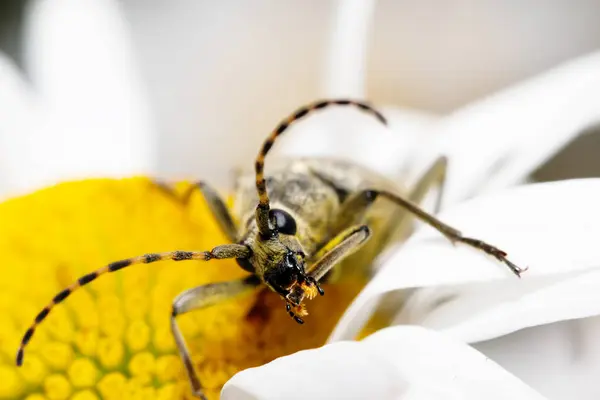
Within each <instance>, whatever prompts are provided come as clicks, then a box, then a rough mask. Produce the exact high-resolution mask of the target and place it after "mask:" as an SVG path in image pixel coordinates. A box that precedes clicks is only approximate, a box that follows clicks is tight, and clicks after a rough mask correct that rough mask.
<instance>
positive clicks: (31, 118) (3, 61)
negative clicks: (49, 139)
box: [0, 53, 39, 197]
mask: <svg viewBox="0 0 600 400" xmlns="http://www.w3.org/2000/svg"><path fill="white" fill-rule="evenodd" d="M0 87H1V88H2V90H0V109H1V110H2V118H0V197H5V196H9V195H11V194H13V193H14V192H16V191H18V190H19V187H20V183H21V182H22V181H23V180H24V178H25V176H24V175H23V173H22V172H23V171H22V168H25V167H26V165H23V164H22V162H21V160H22V158H23V157H24V154H23V153H24V152H25V153H26V151H27V149H23V147H22V146H19V145H20V144H22V140H23V138H24V136H27V133H28V131H29V130H30V129H31V126H32V125H34V124H35V123H36V122H35V121H36V119H37V118H38V112H39V105H38V104H37V102H36V99H35V96H34V95H33V94H32V93H31V90H30V88H29V85H27V84H26V83H25V81H24V80H23V77H22V76H21V74H20V72H19V71H18V69H17V67H16V66H15V65H14V64H13V63H12V62H11V61H10V60H9V59H8V58H6V57H5V56H4V54H1V53H0Z"/></svg>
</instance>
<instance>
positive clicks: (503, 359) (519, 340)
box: [475, 317, 600, 400]
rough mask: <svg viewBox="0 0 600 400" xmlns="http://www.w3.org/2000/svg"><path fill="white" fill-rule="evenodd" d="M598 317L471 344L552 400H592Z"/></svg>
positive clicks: (599, 361)
mask: <svg viewBox="0 0 600 400" xmlns="http://www.w3.org/2000/svg"><path fill="white" fill-rule="evenodd" d="M598 334H600V318H598V317H596V318H585V319H582V320H574V321H565V322H561V323H555V324H550V325H543V326H538V327H535V328H529V329H524V330H522V331H519V332H515V333H513V334H511V335H507V336H502V337H500V338H497V339H494V340H490V341H487V342H483V343H478V344H476V345H475V348H477V349H478V350H479V351H481V352H482V353H484V354H485V355H487V356H489V357H490V358H492V359H493V360H494V361H496V362H497V363H498V364H500V365H501V366H502V367H504V368H505V369H507V370H509V371H511V372H512V373H513V374H515V376H517V377H518V378H520V379H522V380H523V381H524V382H526V383H527V384H529V385H530V386H531V387H533V388H534V389H536V390H537V391H538V392H540V393H541V394H543V395H545V396H547V397H548V398H551V399H554V400H571V399H574V398H576V399H577V400H596V399H598V396H599V394H600V392H599V391H598V375H599V374H600V343H598Z"/></svg>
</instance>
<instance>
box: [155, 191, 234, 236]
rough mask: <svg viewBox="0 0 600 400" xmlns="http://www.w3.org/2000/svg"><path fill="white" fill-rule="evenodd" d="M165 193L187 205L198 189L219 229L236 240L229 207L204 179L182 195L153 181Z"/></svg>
mask: <svg viewBox="0 0 600 400" xmlns="http://www.w3.org/2000/svg"><path fill="white" fill-rule="evenodd" d="M155 183H156V185H157V186H158V187H160V188H161V189H163V190H164V191H165V193H167V194H168V195H170V196H171V197H174V198H175V199H176V200H177V201H178V202H180V203H181V204H182V205H184V206H187V205H188V204H189V202H190V198H191V197H192V194H193V193H194V191H196V190H199V191H200V193H202V196H203V197H204V200H205V201H206V204H207V205H208V208H209V209H210V211H211V213H212V214H213V215H214V217H215V219H216V220H217V223H218V224H219V226H220V228H221V230H222V231H223V232H224V233H225V234H226V235H227V238H228V239H229V241H231V242H233V243H235V242H237V236H238V227H237V225H236V223H235V222H234V219H233V217H232V216H231V213H230V212H229V209H228V208H227V206H226V205H225V202H224V201H223V199H222V198H221V196H220V195H219V194H218V193H217V191H216V190H215V189H214V188H213V187H212V186H210V185H209V184H208V183H206V182H204V181H198V182H195V183H194V184H193V185H191V186H190V187H189V188H188V189H187V190H186V191H185V192H184V193H183V196H181V197H179V196H176V195H175V193H174V192H173V190H172V189H171V188H170V187H169V186H168V185H167V184H165V183H162V182H155Z"/></svg>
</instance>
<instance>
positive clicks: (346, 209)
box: [16, 100, 525, 399]
mask: <svg viewBox="0 0 600 400" xmlns="http://www.w3.org/2000/svg"><path fill="white" fill-rule="evenodd" d="M332 105H338V106H351V107H355V108H357V109H359V110H362V111H365V112H367V113H369V114H371V115H372V116H374V117H375V118H376V119H377V120H378V121H379V122H381V123H383V124H387V122H386V119H385V118H384V117H383V115H382V114H381V113H379V112H378V111H376V110H375V109H373V108H372V107H371V106H369V105H367V104H365V103H363V102H359V101H354V100H325V101H318V102H315V103H313V104H310V105H307V106H305V107H302V108H300V109H298V110H297V111H296V112H295V113H293V114H291V115H290V116H289V117H288V118H286V119H285V120H283V121H282V122H281V123H280V124H279V125H278V126H277V127H276V128H275V130H274V131H273V132H272V133H271V134H270V135H269V137H267V139H266V140H265V142H264V143H263V145H262V148H261V149H260V152H259V153H258V156H257V158H256V162H255V165H254V170H255V173H254V174H252V175H243V176H240V177H239V179H238V182H237V189H236V191H235V193H236V200H235V202H236V204H235V207H234V210H233V211H234V213H233V215H235V217H236V218H234V217H233V215H232V214H230V211H229V210H228V208H227V207H226V206H225V203H224V202H223V200H222V199H221V198H220V197H219V195H218V194H217V192H216V191H215V190H214V189H212V188H211V187H210V186H209V185H207V184H206V183H204V182H199V183H197V184H196V185H194V186H192V187H191V190H194V189H195V188H197V189H198V190H199V191H200V192H201V193H202V195H203V196H204V198H205V200H206V202H207V204H208V206H209V208H210V210H211V211H212V213H213V214H214V216H215V218H216V220H217V222H218V224H219V226H220V227H221V229H222V230H223V231H224V232H225V233H226V234H227V236H228V238H229V239H230V241H231V244H224V245H220V246H217V247H215V248H213V249H212V250H209V251H172V252H167V253H153V254H145V255H142V256H138V257H134V258H129V259H126V260H121V261H115V262H113V263H111V264H108V265H106V266H104V267H102V268H100V269H98V270H96V271H94V272H90V273H89V274H87V275H84V276H82V277H81V278H79V279H78V280H77V281H75V282H74V283H72V284H71V285H70V286H68V287H67V288H66V289H64V290H63V291H61V292H59V293H58V294H57V295H56V296H54V298H53V299H52V300H51V301H50V303H49V304H48V305H46V307H44V308H43V309H42V311H40V313H39V314H38V315H37V316H36V317H35V320H34V322H33V324H32V325H31V326H30V327H29V329H27V331H26V332H25V335H24V336H23V339H22V341H21V345H20V347H19V350H18V352H17V357H16V363H17V365H19V366H20V365H22V363H23V350H24V348H25V346H26V345H27V343H29V341H30V340H31V337H32V336H33V333H34V332H35V329H36V328H37V326H38V325H39V324H40V323H41V322H42V321H43V320H44V319H45V318H46V317H47V316H48V313H49V312H50V310H52V308H53V307H54V306H56V305H57V304H59V303H61V302H62V301H63V300H65V299H66V298H67V297H68V296H69V295H70V294H71V293H73V291H75V290H76V289H77V288H80V287H82V286H84V285H87V284H88V283H90V282H92V281H93V280H95V279H96V278H98V277H99V276H100V275H103V274H105V273H107V272H115V271H118V270H120V269H123V268H126V267H129V266H132V265H136V264H149V263H153V262H156V261H163V260H173V261H183V260H197V261H209V260H212V259H225V258H233V259H235V260H236V261H237V263H238V264H239V266H240V267H241V268H243V269H244V270H246V271H248V272H249V273H250V275H249V276H248V277H246V278H243V279H239V280H234V281H229V282H223V283H215V284H208V285H204V286H199V287H196V288H193V289H189V290H186V291H184V292H183V293H181V294H180V295H179V296H178V297H176V298H175V300H174V301H173V309H172V313H171V318H170V321H171V330H172V333H173V336H174V338H175V342H176V344H177V348H178V349H179V353H180V354H181V358H182V360H183V363H184V365H185V370H186V373H187V375H188V378H189V380H190V384H191V387H192V390H193V392H194V394H195V395H196V396H198V397H200V398H202V399H205V396H204V392H203V390H202V385H201V383H200V379H199V378H198V376H197V374H196V372H195V370H194V367H193V364H192V359H191V356H190V353H189V351H188V349H187V346H186V343H185V340H184V338H183V335H182V334H181V331H180V329H179V327H178V325H177V322H176V317H177V316H178V315H180V314H183V313H187V312H189V311H192V310H196V309H200V308H204V307H208V306H211V305H214V304H216V303H218V302H220V301H222V300H225V299H228V298H232V297H234V296H238V295H241V294H243V293H246V292H250V291H252V290H254V289H256V288H257V287H258V286H260V285H266V286H267V287H268V288H270V289H271V290H273V291H275V292H276V293H278V294H279V295H280V296H281V298H282V299H283V301H284V303H285V307H286V312H287V313H289V315H290V316H291V317H292V318H293V319H294V320H295V321H296V322H298V323H299V324H302V323H303V322H304V321H303V320H302V317H303V316H305V315H307V312H306V309H305V306H304V303H303V301H304V300H305V299H312V298H314V297H315V296H316V295H317V294H320V295H321V296H322V295H323V294H324V291H323V289H322V288H321V286H320V284H319V282H322V281H323V280H325V279H328V277H330V276H331V275H328V273H329V272H330V270H331V269H332V268H333V267H334V266H336V265H337V264H339V263H340V262H341V261H342V260H343V259H344V258H346V257H348V256H349V255H350V254H352V253H354V252H356V251H357V250H358V249H360V248H361V247H362V246H363V245H364V244H365V242H367V240H369V239H370V238H371V237H372V236H373V235H376V237H375V239H374V241H381V243H376V249H378V250H379V251H376V252H375V254H374V255H373V256H375V255H377V253H380V252H381V250H382V249H383V248H384V246H385V245H386V243H385V242H386V241H387V238H390V237H392V236H393V232H394V230H395V229H397V227H398V222H399V220H398V219H397V218H395V217H394V214H393V215H391V216H390V218H388V219H389V221H388V222H387V223H386V224H383V227H382V229H381V231H380V232H373V231H372V229H371V227H370V223H369V221H370V219H369V211H370V210H372V208H373V205H374V203H375V202H376V201H377V200H383V201H386V202H390V203H391V204H394V205H396V206H397V207H398V208H400V209H403V210H404V211H405V212H406V213H408V214H411V215H413V216H415V217H416V218H418V219H419V220H421V221H422V222H424V223H426V224H428V225H430V226H431V227H433V228H435V229H436V230H437V231H439V232H440V233H441V234H442V235H444V236H445V237H446V238H448V239H449V240H450V241H452V242H453V243H463V244H465V245H467V246H470V247H472V248H475V249H478V250H480V251H483V252H485V253H487V254H489V255H491V256H493V257H495V258H496V259H498V260H499V261H500V262H502V263H504V264H506V265H507V266H508V268H510V270H511V271H512V272H513V273H514V274H515V275H517V276H520V274H521V273H522V272H524V271H525V269H522V268H519V267H518V266H516V265H515V264H513V263H512V262H510V261H509V260H508V259H507V258H506V253H505V252H504V251H502V250H500V249H498V248H496V247H495V246H492V245H490V244H487V243H486V242H484V241H482V240H479V239H474V238H469V237H465V236H463V235H462V233H461V232H460V231H459V230H457V229H455V228H453V227H451V226H449V225H446V224H445V223H443V222H442V221H440V220H438V219H437V218H436V217H434V216H433V215H431V214H429V213H427V212H425V211H424V210H422V209H421V208H420V207H419V206H418V205H417V204H418V202H419V201H420V200H421V199H422V197H423V196H424V194H425V192H426V191H427V189H428V187H429V186H430V184H432V183H435V184H438V185H440V186H442V184H443V181H444V177H445V171H446V160H445V158H440V159H439V160H438V161H437V162H435V163H434V164H433V166H432V167H431V168H430V169H429V170H428V171H427V172H426V173H425V174H424V175H423V177H422V178H421V180H420V181H419V183H417V184H416V185H415V188H414V189H413V190H412V192H410V193H409V194H408V195H407V196H406V197H404V196H402V195H401V194H400V191H399V190H398V187H397V186H396V185H395V184H394V183H392V182H391V181H389V180H387V179H386V178H383V177H382V176H379V175H377V174H376V173H374V172H371V171H369V170H367V169H365V168H363V167H359V166H357V165H354V164H352V163H349V162H345V161H337V160H330V159H288V160H284V162H283V163H282V164H281V165H279V166H277V168H275V169H274V170H273V171H272V172H271V173H270V174H269V176H268V177H265V172H264V167H265V157H266V156H267V154H268V153H269V151H270V150H271V148H272V147H273V144H274V143H275V141H276V140H277V138H278V137H279V136H280V135H281V134H282V133H284V132H285V131H286V130H287V128H288V127H289V126H290V125H292V124H293V123H294V122H295V121H297V120H300V119H302V118H304V117H306V116H307V115H309V114H311V113H313V112H315V111H317V110H321V109H324V108H326V107H329V106H332ZM159 185H160V184H159ZM267 186H268V191H267ZM163 188H164V186H163ZM165 189H166V188H165ZM440 193H441V190H440ZM189 195H190V192H188V193H187V194H186V196H184V198H188V197H189ZM257 203H258V204H257ZM438 203H439V198H438ZM234 221H240V223H239V226H238V225H237V224H236V222H234ZM371 260H372V258H371Z"/></svg>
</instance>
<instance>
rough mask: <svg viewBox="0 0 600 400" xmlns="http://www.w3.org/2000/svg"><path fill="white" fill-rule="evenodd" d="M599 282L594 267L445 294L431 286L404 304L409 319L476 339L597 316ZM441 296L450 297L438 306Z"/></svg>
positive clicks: (460, 336) (598, 308)
mask: <svg viewBox="0 0 600 400" xmlns="http://www.w3.org/2000/svg"><path fill="white" fill-rule="evenodd" d="M598 266H600V261H599V262H598ZM598 287H600V271H598V270H592V271H589V272H583V273H570V274H567V275H564V274H561V275H560V276H553V277H547V278H546V279H540V278H534V279H531V280H529V281H525V282H523V284H522V285H512V284H511V283H509V282H493V283H486V284H479V285H467V286H466V287H458V288H456V287H455V288H448V289H449V290H448V291H447V292H446V293H444V294H442V293H440V291H437V293H434V292H433V289H430V291H429V292H428V293H427V295H426V299H421V301H420V303H421V304H414V303H415V302H416V301H412V300H413V299H411V301H410V302H409V303H408V304H407V305H406V307H407V308H410V309H411V312H410V314H411V316H412V318H410V321H408V322H409V323H415V324H419V325H423V326H426V327H429V328H432V329H436V330H440V331H443V332H445V333H447V334H450V335H452V336H455V337H458V338H460V339H461V340H464V341H466V342H477V341H482V340H487V339H490V338H495V337H498V336H502V335H506V334H509V333H512V332H515V331H517V330H520V329H523V328H527V327H531V326H536V325H543V324H549V323H552V322H556V321H563V320H569V319H576V318H584V317H589V316H593V315H598V314H600V292H599V291H598ZM419 294H420V293H417V294H416V295H417V296H418V295H419ZM441 296H449V297H450V298H451V300H450V301H448V302H445V303H444V304H441V305H440V304H439V303H440V300H441V299H442V297H441ZM436 304H437V306H436ZM423 306H425V307H423Z"/></svg>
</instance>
